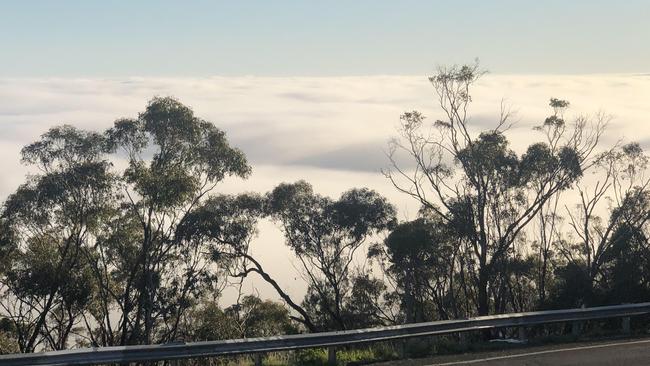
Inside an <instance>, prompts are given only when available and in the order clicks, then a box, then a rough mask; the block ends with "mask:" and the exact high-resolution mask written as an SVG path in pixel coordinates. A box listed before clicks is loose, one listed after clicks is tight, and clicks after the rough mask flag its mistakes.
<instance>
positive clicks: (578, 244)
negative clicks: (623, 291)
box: [557, 143, 650, 305]
mask: <svg viewBox="0 0 650 366" xmlns="http://www.w3.org/2000/svg"><path fill="white" fill-rule="evenodd" d="M649 162H650V158H649V157H648V156H647V155H646V154H645V153H644V151H643V149H642V148H641V146H640V145H639V144H638V143H628V144H624V145H621V146H616V147H615V148H613V149H611V150H609V151H606V152H604V153H602V154H600V155H599V156H598V159H597V160H596V164H595V172H596V173H598V175H596V176H595V179H594V180H595V182H584V183H581V184H579V185H577V187H576V190H577V193H578V198H579V200H578V203H577V204H576V205H575V208H574V209H571V208H570V207H569V205H567V207H566V209H567V210H566V211H567V216H568V224H569V227H570V231H569V235H570V237H571V238H572V239H571V238H570V239H568V240H566V241H562V242H560V245H558V247H557V249H558V251H559V253H560V254H561V256H562V258H563V259H564V262H565V263H567V264H568V265H571V266H573V267H574V268H576V269H580V270H581V271H583V272H584V273H583V274H582V275H581V276H580V277H581V278H584V279H585V283H584V286H585V288H586V289H587V290H588V291H587V293H586V294H587V295H586V297H585V298H576V301H578V302H580V303H579V304H577V305H583V304H585V303H589V302H593V301H595V299H594V298H593V291H594V290H595V287H601V289H606V288H608V287H609V284H608V282H609V280H610V278H608V276H609V271H608V270H607V267H608V266H610V264H611V263H610V261H612V260H613V259H614V258H617V257H620V255H621V253H630V254H631V253H633V252H635V251H636V253H637V255H641V254H640V253H641V252H640V251H641V249H642V248H643V247H644V245H643V240H642V239H641V238H642V237H644V235H645V234H644V231H645V230H646V229H647V224H648V222H649V221H650V176H648V167H649V165H648V164H649ZM603 214H606V215H607V216H605V217H603ZM623 238H625V239H623ZM626 245H627V246H629V247H626ZM634 245H636V246H637V248H636V249H633V246H634ZM641 256H643V255H641ZM639 258H640V257H639ZM618 262H619V264H620V263H623V262H624V260H619V261H618ZM630 265H631V266H634V265H633V264H630ZM637 267H638V266H637ZM621 268H622V267H619V272H617V273H620V270H621ZM630 269H632V268H630Z"/></svg>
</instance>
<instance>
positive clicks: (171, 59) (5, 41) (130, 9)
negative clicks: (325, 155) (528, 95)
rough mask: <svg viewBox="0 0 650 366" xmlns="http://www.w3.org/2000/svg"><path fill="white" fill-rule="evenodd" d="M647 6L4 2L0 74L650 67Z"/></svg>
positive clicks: (644, 2)
mask: <svg viewBox="0 0 650 366" xmlns="http://www.w3.org/2000/svg"><path fill="white" fill-rule="evenodd" d="M649 19H650V1H648V0H628V1H618V2H614V1H596V0H591V1H506V0H504V1H415V0H400V1H384V0H366V1H331V0H330V1H298V0H296V1H234V0H230V1H92V0H86V1H71V0H58V1H54V0H52V1H29V0H24V1H9V0H6V1H5V0H0V46H1V51H0V76H3V77H12V76H17V77H22V76H134V75H135V76H148V75H165V76H188V75H191V76H205V75H368V74H425V73H429V72H430V71H431V69H432V68H433V66H434V65H435V64H447V63H453V62H466V61H471V60H472V59H473V58H474V57H479V58H480V59H481V61H482V63H483V64H484V65H486V66H487V67H488V68H489V69H490V70H491V71H493V72H496V73H563V74H564V73H611V72H615V73H636V72H648V71H650V22H649Z"/></svg>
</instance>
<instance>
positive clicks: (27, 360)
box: [0, 303, 650, 366]
mask: <svg viewBox="0 0 650 366" xmlns="http://www.w3.org/2000/svg"><path fill="white" fill-rule="evenodd" d="M648 313H650V303H639V304H626V305H615V306H601V307H593V308H581V309H568V310H550V311H536V312H528V313H512V314H502V315H491V316H482V317H476V318H470V319H461V320H445V321H436V322H427V323H415V324H406V325H397V326H388V327H379V328H368V329H355V330H347V331H339V332H323V333H311V334H296V335H286V336H277V337H267V338H248V339H233V340H226V341H209V342H192V343H168V344H160V345H144V346H119V347H97V348H82V349H72V350H64V351H52V352H42V353H26V354H10V355H0V365H2V366H28V365H30V366H31V365H34V366H36V365H39V366H43V365H47V366H52V365H96V364H108V363H128V362H143V361H160V360H178V359H187V358H195V357H214V356H225V355H238V354H254V353H258V354H259V353H264V352H277V351H290V350H297V349H304V348H321V347H330V350H331V351H330V362H331V361H332V358H335V353H334V352H332V350H333V349H334V348H333V347H335V346H341V345H348V344H358V343H367V342H377V341H386V340H394V339H404V338H412V337H420V336H431V335H441V334H450V333H459V332H468V331H476V330H483V329H492V328H504V327H526V326H530V325H536V324H550V323H562V322H575V321H583V320H590V319H604V318H629V317H630V316H635V315H642V314H648ZM625 323H626V322H624V324H625ZM627 324H628V325H627V327H628V328H629V319H628V321H627Z"/></svg>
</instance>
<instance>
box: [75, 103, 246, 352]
mask: <svg viewBox="0 0 650 366" xmlns="http://www.w3.org/2000/svg"><path fill="white" fill-rule="evenodd" d="M105 139H106V141H107V144H108V147H109V148H110V149H111V151H112V152H115V153H116V155H115V159H116V161H120V162H121V161H123V160H126V161H125V162H124V163H123V165H125V168H124V169H123V170H121V171H120V172H119V173H118V177H119V182H118V187H117V189H118V191H119V193H120V196H119V197H118V198H117V202H116V204H115V210H114V212H113V215H112V217H111V219H110V220H105V221H103V222H102V225H101V227H100V233H99V234H98V236H97V241H96V243H95V245H94V246H93V248H92V250H91V251H89V253H88V257H89V260H91V262H92V267H93V271H94V273H95V278H96V279H97V281H98V286H99V288H100V290H99V291H100V292H101V296H100V297H101V301H100V302H99V303H98V304H97V306H95V308H94V309H93V311H92V312H91V314H92V316H93V318H94V322H93V324H97V325H98V326H97V327H96V328H95V329H90V331H89V334H90V336H91V337H92V342H93V343H97V344H102V345H114V344H120V345H121V344H140V343H145V344H150V343H155V342H165V341H168V340H172V339H175V338H176V336H177V333H178V328H179V325H180V323H181V319H182V317H183V315H184V314H185V313H186V311H187V309H189V308H190V307H191V306H193V305H194V303H195V302H197V301H198V299H199V298H201V297H202V296H207V295H208V294H210V293H214V291H216V290H218V288H217V287H216V286H217V284H218V283H219V282H220V281H219V278H218V276H219V275H220V274H221V273H220V272H219V267H215V266H214V265H213V262H212V260H211V259H212V250H211V248H210V243H208V242H207V241H205V240H201V237H200V236H199V235H197V236H194V237H192V238H188V237H187V236H185V235H178V233H177V232H178V228H179V227H181V226H183V224H184V223H185V221H186V220H187V219H188V217H189V216H191V215H192V214H193V213H194V212H195V210H197V208H198V207H199V206H200V205H201V203H202V202H203V201H204V200H205V199H207V198H208V197H209V196H210V194H211V192H214V191H215V189H216V188H217V186H218V184H219V183H220V182H221V181H222V180H223V179H225V178H226V177H228V176H235V177H240V178H246V177H247V176H248V175H249V173H250V171H251V168H250V167H249V165H248V163H247V161H246V158H245V156H244V154H243V153H242V152H241V151H240V150H239V149H237V148H234V147H232V146H230V145H229V143H228V141H227V139H226V136H225V133H224V132H223V131H221V130H220V129H218V128H217V127H215V126H214V125H213V124H212V123H210V122H208V121H205V120H203V119H201V118H198V117H196V116H195V115H194V113H193V111H192V110H191V109H190V108H189V107H187V106H185V105H183V104H181V103H180V102H178V101H177V100H175V99H173V98H169V97H168V98H154V99H152V100H151V101H150V102H149V104H148V105H147V107H146V110H145V111H144V112H142V113H140V114H139V116H138V117H137V118H126V119H119V120H117V121H116V122H115V124H114V126H113V127H112V128H110V129H109V130H108V131H107V132H106V133H105ZM120 166H122V165H120ZM221 282H222V281H221ZM114 313H117V314H118V315H117V316H116V315H115V314H114ZM91 325H92V324H90V325H89V326H91Z"/></svg>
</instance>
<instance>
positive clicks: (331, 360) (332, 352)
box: [327, 346, 336, 366]
mask: <svg viewBox="0 0 650 366" xmlns="http://www.w3.org/2000/svg"><path fill="white" fill-rule="evenodd" d="M327 364H328V365H329V366H336V347H334V346H330V347H327Z"/></svg>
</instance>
